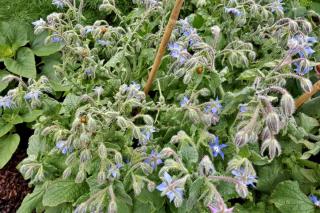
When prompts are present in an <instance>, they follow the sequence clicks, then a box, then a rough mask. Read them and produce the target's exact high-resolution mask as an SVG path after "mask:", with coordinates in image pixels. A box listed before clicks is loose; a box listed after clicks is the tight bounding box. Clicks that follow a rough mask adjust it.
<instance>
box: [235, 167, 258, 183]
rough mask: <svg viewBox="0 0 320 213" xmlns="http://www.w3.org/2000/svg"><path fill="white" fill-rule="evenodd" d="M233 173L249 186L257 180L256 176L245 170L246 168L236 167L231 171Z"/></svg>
mask: <svg viewBox="0 0 320 213" xmlns="http://www.w3.org/2000/svg"><path fill="white" fill-rule="evenodd" d="M231 173H232V174H233V175H234V176H235V178H236V179H237V180H239V181H240V182H241V183H243V184H245V185H247V186H249V185H250V186H253V187H255V186H254V183H256V182H257V180H256V176H255V175H252V174H249V173H248V172H246V171H245V169H244V168H239V169H234V170H232V171H231Z"/></svg>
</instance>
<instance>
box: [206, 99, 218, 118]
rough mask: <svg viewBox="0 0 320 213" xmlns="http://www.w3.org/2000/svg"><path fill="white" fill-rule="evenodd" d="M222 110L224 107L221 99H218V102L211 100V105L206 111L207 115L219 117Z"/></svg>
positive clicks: (207, 106)
mask: <svg viewBox="0 0 320 213" xmlns="http://www.w3.org/2000/svg"><path fill="white" fill-rule="evenodd" d="M221 109H222V105H221V103H220V100H219V98H218V97H217V98H216V100H211V101H210V103H209V104H207V105H206V107H205V109H204V111H205V112H206V113H212V114H214V115H218V114H219V113H220V110H221Z"/></svg>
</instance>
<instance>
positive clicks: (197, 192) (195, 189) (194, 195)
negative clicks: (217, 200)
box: [187, 177, 204, 209]
mask: <svg viewBox="0 0 320 213" xmlns="http://www.w3.org/2000/svg"><path fill="white" fill-rule="evenodd" d="M203 184H204V179H203V178H202V177H199V178H198V179H197V180H195V181H194V182H193V183H192V184H191V186H190V190H189V191H190V194H189V198H188V200H187V209H192V208H193V207H194V206H195V205H196V203H197V201H198V199H199V197H200V196H201V189H202V187H203Z"/></svg>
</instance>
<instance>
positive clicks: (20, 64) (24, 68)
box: [4, 47, 37, 78]
mask: <svg viewBox="0 0 320 213" xmlns="http://www.w3.org/2000/svg"><path fill="white" fill-rule="evenodd" d="M4 64H5V65H6V67H7V69H8V70H9V71H10V72H13V73H14V74H17V75H21V76H22V77H26V78H36V75H37V71H36V64H35V61H34V55H33V52H32V51H31V50H30V49H29V48H27V47H22V48H20V49H19V50H18V52H17V56H16V59H12V58H6V59H5V60H4Z"/></svg>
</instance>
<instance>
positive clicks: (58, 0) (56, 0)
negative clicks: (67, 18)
mask: <svg viewBox="0 0 320 213" xmlns="http://www.w3.org/2000/svg"><path fill="white" fill-rule="evenodd" d="M52 4H53V5H54V6H56V7H57V8H60V9H62V8H63V7H64V6H65V3H64V1H63V0H53V1H52Z"/></svg>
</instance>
